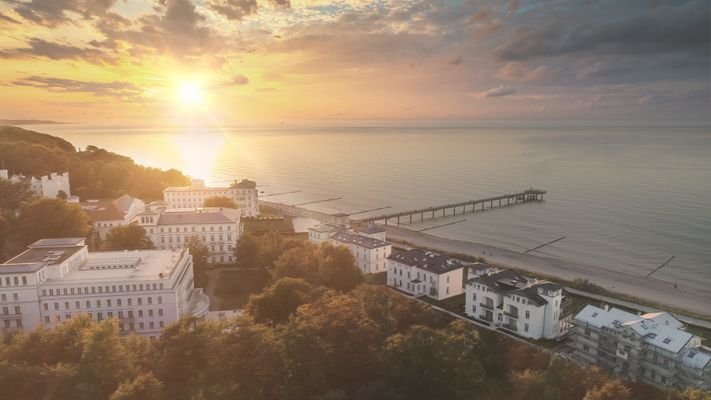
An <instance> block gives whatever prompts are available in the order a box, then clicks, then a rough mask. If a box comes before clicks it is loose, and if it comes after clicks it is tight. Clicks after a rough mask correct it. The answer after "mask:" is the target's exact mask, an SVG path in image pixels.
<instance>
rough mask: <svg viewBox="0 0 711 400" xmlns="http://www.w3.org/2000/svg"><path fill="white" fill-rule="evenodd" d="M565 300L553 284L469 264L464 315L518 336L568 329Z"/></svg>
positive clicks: (557, 334) (548, 335)
mask: <svg viewBox="0 0 711 400" xmlns="http://www.w3.org/2000/svg"><path fill="white" fill-rule="evenodd" d="M566 304H568V301H567V300H566V299H565V297H564V295H563V287H562V286H561V285H559V284H557V283H552V282H547V281H540V280H536V279H534V278H529V277H525V276H523V275H521V274H519V273H518V272H516V271H513V270H499V269H496V268H493V267H491V266H489V265H488V264H484V263H474V264H473V265H471V266H470V267H469V273H468V280H467V283H466V301H465V312H466V314H467V315H468V316H469V317H471V318H475V319H479V320H483V321H486V322H489V323H491V324H493V325H496V326H499V327H501V328H503V329H506V330H509V331H511V332H513V333H515V334H517V335H519V336H523V337H527V338H531V339H554V338H557V337H560V336H562V335H564V334H566V333H567V332H568V328H569V323H568V318H567V316H566V315H565V306H566Z"/></svg>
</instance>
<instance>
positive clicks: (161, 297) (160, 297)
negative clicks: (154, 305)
mask: <svg viewBox="0 0 711 400" xmlns="http://www.w3.org/2000/svg"><path fill="white" fill-rule="evenodd" d="M161 285H163V284H162V283H161ZM161 289H163V288H162V287H161ZM158 304H163V296H158Z"/></svg>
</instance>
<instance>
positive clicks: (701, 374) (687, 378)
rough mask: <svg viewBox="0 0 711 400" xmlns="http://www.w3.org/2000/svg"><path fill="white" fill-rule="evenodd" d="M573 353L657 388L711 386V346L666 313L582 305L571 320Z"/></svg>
mask: <svg viewBox="0 0 711 400" xmlns="http://www.w3.org/2000/svg"><path fill="white" fill-rule="evenodd" d="M572 322H573V325H574V328H573V330H572V332H573V335H572V341H571V346H572V347H573V349H574V351H573V356H574V357H575V358H576V359H578V360H580V361H582V362H585V363H587V364H591V365H597V366H600V367H602V368H604V369H606V370H608V371H612V372H613V373H615V374H616V375H618V376H622V377H624V378H626V379H630V380H633V381H641V382H644V383H647V384H651V385H654V386H657V387H661V388H672V387H674V388H685V387H693V388H699V389H703V390H711V349H709V348H707V347H705V346H702V345H701V338H700V337H698V336H696V335H693V334H691V333H689V332H687V331H686V330H685V327H684V324H683V323H682V322H681V321H679V320H678V319H676V318H674V316H672V315H671V314H669V313H666V312H657V313H648V314H641V315H637V314H633V313H630V312H627V311H624V310H620V309H617V308H607V307H605V308H599V307H595V306H593V305H587V306H586V307H585V308H583V309H582V310H581V311H580V312H579V313H578V314H576V315H575V317H574V318H573V320H572Z"/></svg>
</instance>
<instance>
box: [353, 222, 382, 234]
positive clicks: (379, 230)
mask: <svg viewBox="0 0 711 400" xmlns="http://www.w3.org/2000/svg"><path fill="white" fill-rule="evenodd" d="M358 232H360V233H365V234H366V235H372V234H374V233H383V232H385V229H383V228H381V227H379V226H378V225H375V224H368V226H366V227H365V228H358Z"/></svg>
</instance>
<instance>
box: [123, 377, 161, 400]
mask: <svg viewBox="0 0 711 400" xmlns="http://www.w3.org/2000/svg"><path fill="white" fill-rule="evenodd" d="M164 398H165V395H164V394H163V384H161V383H160V381H159V380H158V379H156V377H155V376H153V374H152V373H150V372H148V373H145V374H141V375H138V376H137V377H136V378H135V379H133V380H130V381H126V382H124V383H122V384H120V385H119V387H118V388H117V389H116V391H115V392H114V393H113V394H111V397H109V400H162V399H164Z"/></svg>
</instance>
